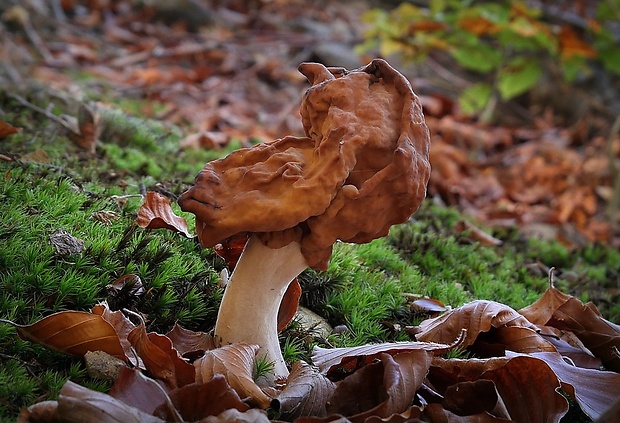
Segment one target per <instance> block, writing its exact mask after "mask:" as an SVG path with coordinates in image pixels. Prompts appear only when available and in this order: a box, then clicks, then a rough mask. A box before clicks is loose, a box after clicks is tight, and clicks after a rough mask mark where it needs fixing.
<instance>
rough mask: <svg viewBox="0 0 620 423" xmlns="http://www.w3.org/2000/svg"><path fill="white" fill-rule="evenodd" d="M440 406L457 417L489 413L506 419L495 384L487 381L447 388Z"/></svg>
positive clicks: (456, 384)
mask: <svg viewBox="0 0 620 423" xmlns="http://www.w3.org/2000/svg"><path fill="white" fill-rule="evenodd" d="M442 405H443V406H444V408H445V409H446V410H449V411H451V412H453V413H455V414H457V415H459V416H471V415H476V414H480V413H489V414H491V415H493V416H497V417H502V418H508V415H507V412H506V410H505V406H504V403H503V401H502V399H501V397H500V396H499V393H498V392H497V389H496V388H495V383H493V381H490V380H488V379H478V380H474V381H465V382H459V383H455V384H454V385H451V386H449V387H448V389H446V392H445V393H444V399H443V401H442Z"/></svg>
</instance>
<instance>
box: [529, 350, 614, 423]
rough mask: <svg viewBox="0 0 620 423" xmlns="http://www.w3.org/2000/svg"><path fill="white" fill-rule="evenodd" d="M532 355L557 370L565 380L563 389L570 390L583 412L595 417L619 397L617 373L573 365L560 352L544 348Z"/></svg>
mask: <svg viewBox="0 0 620 423" xmlns="http://www.w3.org/2000/svg"><path fill="white" fill-rule="evenodd" d="M531 355H532V356H534V357H536V358H537V359H540V360H541V361H544V362H545V363H546V364H547V365H548V366H549V367H550V368H551V369H552V370H553V371H554V372H555V374H556V375H557V377H558V379H559V380H560V381H561V382H562V383H563V384H564V385H563V387H562V388H563V390H564V391H565V392H568V393H569V394H570V395H571V396H572V397H573V398H574V399H575V400H576V401H577V403H578V404H579V406H580V407H581V409H582V410H583V412H584V413H586V414H587V415H588V416H589V417H590V418H591V419H593V420H596V419H597V418H598V417H599V416H600V415H601V414H603V413H604V412H605V410H607V408H608V407H609V405H610V404H612V403H613V402H614V401H615V400H616V399H617V398H618V387H619V386H620V374H618V373H614V372H606V371H601V370H595V369H584V368H581V367H575V366H571V365H570V364H568V363H567V362H566V361H565V360H564V358H563V357H562V356H561V355H560V354H558V353H552V352H551V353H550V352H541V353H533V354H531ZM567 385H569V386H567Z"/></svg>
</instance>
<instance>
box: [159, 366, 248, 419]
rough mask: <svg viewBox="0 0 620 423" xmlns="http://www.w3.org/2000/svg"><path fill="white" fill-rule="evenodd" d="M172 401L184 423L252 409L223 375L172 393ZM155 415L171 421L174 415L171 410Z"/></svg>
mask: <svg viewBox="0 0 620 423" xmlns="http://www.w3.org/2000/svg"><path fill="white" fill-rule="evenodd" d="M169 395H170V399H171V400H172V403H173V404H174V406H175V409H176V410H178V411H179V412H180V414H181V417H182V418H183V420H184V421H187V422H194V421H198V420H201V419H203V418H205V417H209V416H217V415H219V414H221V413H222V412H224V411H226V410H230V409H235V410H238V411H247V410H248V409H249V408H250V407H249V406H248V405H247V404H246V403H244V402H243V401H241V398H239V395H238V394H237V392H236V391H235V390H234V389H232V388H231V387H230V385H228V382H226V378H225V377H224V376H223V375H215V376H214V377H213V379H211V380H210V381H209V382H207V383H200V384H199V383H192V384H190V385H185V386H183V387H182V388H178V389H175V390H173V391H171V392H170V394H169ZM155 415H157V416H159V417H162V418H164V419H165V420H166V421H170V420H171V419H172V418H174V415H171V414H170V411H169V409H161V410H157V411H156V413H155Z"/></svg>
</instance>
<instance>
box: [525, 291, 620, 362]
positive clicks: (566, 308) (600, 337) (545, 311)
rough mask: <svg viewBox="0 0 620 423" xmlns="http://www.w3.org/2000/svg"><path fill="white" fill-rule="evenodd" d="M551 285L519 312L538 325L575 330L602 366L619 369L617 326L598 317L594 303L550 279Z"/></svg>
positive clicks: (619, 330) (618, 335)
mask: <svg viewBox="0 0 620 423" xmlns="http://www.w3.org/2000/svg"><path fill="white" fill-rule="evenodd" d="M550 285H551V287H550V288H549V289H547V291H545V293H544V294H543V295H542V296H541V297H540V299H539V300H538V301H536V302H535V303H534V304H532V305H530V306H529V307H526V308H524V309H522V310H520V311H519V312H520V313H521V314H522V315H524V316H526V317H527V318H528V319H529V320H530V321H533V322H535V323H537V324H538V325H541V326H542V325H547V326H552V327H554V328H557V329H559V330H562V331H566V332H572V333H574V334H575V335H576V336H577V337H578V338H579V340H581V342H583V344H584V345H585V346H586V347H587V348H588V349H589V350H590V351H592V353H594V355H596V356H597V357H599V358H601V360H602V361H603V364H604V365H605V366H607V367H608V368H610V369H611V370H614V371H620V356H619V355H618V350H620V326H619V325H616V324H614V323H612V322H610V321H608V320H605V319H604V318H603V317H601V314H600V313H599V311H598V309H597V308H596V306H594V305H593V304H584V303H582V302H581V301H579V300H578V299H577V298H575V297H573V296H570V295H567V294H564V293H562V292H561V291H559V290H558V289H556V288H554V287H553V281H552V279H550Z"/></svg>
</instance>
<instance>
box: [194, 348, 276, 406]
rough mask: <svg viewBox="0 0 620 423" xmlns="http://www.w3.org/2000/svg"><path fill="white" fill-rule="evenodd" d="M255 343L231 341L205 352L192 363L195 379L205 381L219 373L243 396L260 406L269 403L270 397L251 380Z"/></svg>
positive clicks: (256, 349) (200, 381)
mask: <svg viewBox="0 0 620 423" xmlns="http://www.w3.org/2000/svg"><path fill="white" fill-rule="evenodd" d="M257 351H258V346H257V345H246V344H232V345H224V346H223V347H221V348H216V349H214V350H210V351H207V352H206V353H205V355H204V356H203V357H201V358H199V359H198V360H196V361H195V362H194V366H195V368H196V382H197V383H207V382H208V381H210V380H211V379H212V378H213V377H214V376H215V375H216V374H222V375H224V377H226V380H227V381H228V383H229V384H230V386H231V387H232V388H233V389H234V390H235V391H237V393H238V394H239V396H241V397H242V398H246V397H247V398H249V399H250V401H251V402H252V403H253V404H256V405H257V406H259V407H260V408H263V409H264V408H267V407H269V406H270V405H271V402H272V399H271V398H270V397H269V396H268V395H267V394H265V393H264V392H263V391H262V390H261V389H260V388H259V387H258V385H256V383H255V382H254V380H253V379H252V372H253V370H254V360H255V357H256V352H257Z"/></svg>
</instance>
